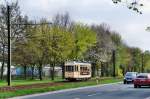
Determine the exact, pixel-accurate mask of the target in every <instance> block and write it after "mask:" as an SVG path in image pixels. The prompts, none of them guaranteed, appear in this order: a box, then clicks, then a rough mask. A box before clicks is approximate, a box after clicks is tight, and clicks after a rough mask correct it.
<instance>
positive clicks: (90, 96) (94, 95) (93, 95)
mask: <svg viewBox="0 0 150 99" xmlns="http://www.w3.org/2000/svg"><path fill="white" fill-rule="evenodd" d="M95 95H97V94H90V95H88V96H89V97H91V96H95Z"/></svg>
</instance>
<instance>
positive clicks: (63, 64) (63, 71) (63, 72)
mask: <svg viewBox="0 0 150 99" xmlns="http://www.w3.org/2000/svg"><path fill="white" fill-rule="evenodd" d="M61 66H62V79H65V63H64V62H62V64H61Z"/></svg>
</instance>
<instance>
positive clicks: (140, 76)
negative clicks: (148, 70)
mask: <svg viewBox="0 0 150 99" xmlns="http://www.w3.org/2000/svg"><path fill="white" fill-rule="evenodd" d="M137 78H148V76H147V75H139V76H137Z"/></svg>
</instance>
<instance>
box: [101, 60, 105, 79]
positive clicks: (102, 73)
mask: <svg viewBox="0 0 150 99" xmlns="http://www.w3.org/2000/svg"><path fill="white" fill-rule="evenodd" d="M101 76H102V77H103V76H104V65H103V63H102V62H101Z"/></svg>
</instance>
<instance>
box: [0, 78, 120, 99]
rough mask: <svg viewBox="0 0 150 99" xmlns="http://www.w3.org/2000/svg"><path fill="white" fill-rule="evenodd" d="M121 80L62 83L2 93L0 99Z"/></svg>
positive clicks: (107, 79)
mask: <svg viewBox="0 0 150 99" xmlns="http://www.w3.org/2000/svg"><path fill="white" fill-rule="evenodd" d="M121 80H122V79H121V78H104V79H101V80H100V81H99V82H98V83H97V82H96V80H94V79H93V80H89V81H82V82H62V83H63V85H62V86H49V87H47V88H33V89H26V90H17V91H13V92H3V93H0V99H5V98H9V97H15V96H22V95H29V94H35V93H42V92H48V91H56V90H62V89H70V88H78V87H85V86H92V85H97V84H108V83H115V82H120V81H121Z"/></svg>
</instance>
